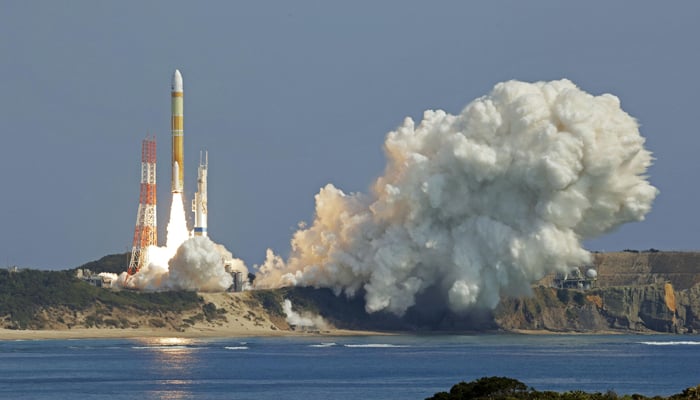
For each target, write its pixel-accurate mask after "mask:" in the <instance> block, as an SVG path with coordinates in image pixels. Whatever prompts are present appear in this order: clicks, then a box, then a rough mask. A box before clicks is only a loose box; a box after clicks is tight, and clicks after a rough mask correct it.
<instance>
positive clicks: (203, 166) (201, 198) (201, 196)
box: [192, 151, 209, 236]
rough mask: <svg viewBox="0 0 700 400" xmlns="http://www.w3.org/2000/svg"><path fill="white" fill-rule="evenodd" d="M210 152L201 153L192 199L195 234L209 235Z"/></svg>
mask: <svg viewBox="0 0 700 400" xmlns="http://www.w3.org/2000/svg"><path fill="white" fill-rule="evenodd" d="M208 165H209V153H208V152H206V151H205V152H204V158H203V159H202V153H201V152H200V153H199V168H198V169H197V193H195V194H194V199H193V200H192V211H193V212H194V236H207V167H208Z"/></svg>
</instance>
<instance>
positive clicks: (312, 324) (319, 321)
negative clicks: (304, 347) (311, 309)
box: [282, 299, 327, 329]
mask: <svg viewBox="0 0 700 400" xmlns="http://www.w3.org/2000/svg"><path fill="white" fill-rule="evenodd" d="M282 310H283V311H284V314H285V315H286V316H287V323H288V324H289V325H295V326H298V327H304V328H318V329H325V328H326V326H327V324H326V321H325V320H324V319H323V317H321V316H320V315H314V314H311V313H308V312H304V313H301V314H299V313H298V312H296V311H294V310H292V302H291V301H290V300H288V299H285V300H284V302H282Z"/></svg>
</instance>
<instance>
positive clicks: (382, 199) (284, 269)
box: [255, 80, 658, 315]
mask: <svg viewBox="0 0 700 400" xmlns="http://www.w3.org/2000/svg"><path fill="white" fill-rule="evenodd" d="M643 145H644V139H643V138H642V137H641V136H640V134H639V130H638V125H637V123H636V121H635V120H634V119H633V118H632V117H630V116H629V115H628V114H627V113H625V112H624V111H623V110H622V109H621V108H620V102H619V100H618V98H617V97H615V96H613V95H610V94H604V95H601V96H592V95H590V94H588V93H585V92H583V91H581V90H580V89H578V88H577V87H576V86H575V85H574V84H573V83H571V82H570V81H568V80H560V81H552V82H538V83H533V84H530V83H524V82H517V81H510V82H504V83H499V84H497V85H496V86H495V87H494V89H493V91H492V92H491V93H490V94H489V95H487V96H484V97H482V98H479V99H477V100H475V101H473V102H472V103H470V104H469V105H468V106H467V107H466V108H465V109H464V110H463V111H462V113H461V114H459V115H450V114H447V113H446V112H444V111H441V110H437V111H426V112H425V113H424V116H423V121H421V122H420V123H419V124H418V125H417V126H416V124H415V123H414V121H413V120H411V119H410V118H406V120H405V121H404V123H403V125H402V126H400V127H399V128H398V129H397V130H396V131H394V132H391V133H389V134H388V136H387V138H386V142H385V153H386V157H387V159H388V164H387V167H386V170H385V173H384V175H383V176H381V177H379V178H378V179H377V180H376V181H375V183H374V185H373V188H372V192H371V194H369V195H365V194H360V193H353V194H345V193H343V192H342V191H341V190H339V189H337V188H336V187H334V186H333V185H331V184H329V185H327V186H325V187H324V188H322V189H321V191H320V192H319V193H318V194H317V195H316V215H315V220H314V221H313V223H312V224H311V226H309V227H305V226H302V227H301V229H300V230H299V231H297V232H296V233H295V234H294V236H293V238H292V241H291V245H292V251H291V254H290V256H289V258H288V260H286V261H284V260H283V259H282V258H281V257H279V256H277V255H275V254H274V253H273V252H272V251H270V250H268V252H267V258H266V260H265V263H264V264H263V265H262V266H261V267H260V269H259V274H258V277H257V279H256V281H255V283H256V287H258V288H263V287H278V286H289V285H300V286H315V287H328V288H332V289H333V290H334V291H335V292H336V294H340V293H342V292H344V293H345V294H346V295H348V296H353V295H355V294H357V293H364V295H365V308H366V310H367V311H368V312H376V311H379V310H388V311H390V312H392V313H395V314H397V315H403V314H404V313H405V312H406V311H407V310H408V309H409V308H410V307H412V306H414V305H420V304H417V302H418V301H427V300H425V299H426V295H427V294H429V295H430V296H429V297H430V302H431V304H433V305H434V304H435V303H437V304H438V305H439V306H438V307H439V308H442V309H446V308H447V309H450V310H452V311H453V312H457V313H461V312H465V311H468V310H470V309H473V308H477V309H483V308H493V307H495V306H496V305H497V304H498V302H499V299H500V296H501V295H503V294H508V295H522V294H527V293H529V288H530V283H531V282H532V281H534V280H536V279H539V278H541V277H542V276H544V274H545V273H548V272H552V271H567V270H569V268H570V267H572V266H577V265H581V264H585V263H588V262H589V261H590V254H589V253H588V252H587V251H586V250H584V249H583V248H582V247H581V240H583V239H586V238H591V237H594V236H596V235H600V234H602V233H604V232H608V231H610V230H612V229H614V228H616V227H617V226H619V225H620V224H623V223H626V222H630V221H640V220H642V219H643V218H644V216H645V215H646V214H647V213H648V212H649V211H650V209H651V204H652V202H653V200H654V198H655V197H656V195H657V193H658V191H657V190H656V188H654V187H653V186H651V185H650V184H649V182H647V180H646V177H645V176H644V174H645V171H646V169H647V168H648V167H649V165H651V162H652V157H651V153H650V152H649V151H647V150H645V149H644V147H643Z"/></svg>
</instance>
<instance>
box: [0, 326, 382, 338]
mask: <svg viewBox="0 0 700 400" xmlns="http://www.w3.org/2000/svg"><path fill="white" fill-rule="evenodd" d="M368 335H386V333H382V332H371V331H349V330H343V329H328V330H320V331H291V330H284V331H283V330H276V331H275V330H269V329H258V330H253V329H240V328H229V327H217V328H201V329H196V328H193V329H190V330H186V331H184V332H178V331H173V330H168V329H151V328H136V329H98V328H74V329H66V330H13V329H0V340H47V339H131V338H155V337H182V338H206V337H210V338H229V337H275V336H368Z"/></svg>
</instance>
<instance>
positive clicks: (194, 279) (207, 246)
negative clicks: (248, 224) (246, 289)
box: [115, 194, 248, 292]
mask: <svg viewBox="0 0 700 400" xmlns="http://www.w3.org/2000/svg"><path fill="white" fill-rule="evenodd" d="M188 236H189V235H188V232H187V224H186V222H185V211H184V207H183V201H182V195H181V194H174V195H173V202H172V206H171V208H170V222H169V223H168V236H167V241H166V243H167V244H166V246H165V247H156V246H151V247H149V248H148V259H149V264H148V265H147V266H145V267H143V268H141V269H140V270H139V271H138V272H137V273H136V274H135V275H133V276H131V277H129V278H128V279H126V278H127V277H126V272H124V273H122V275H121V276H119V277H118V278H117V279H116V280H115V282H117V285H118V286H126V287H129V288H131V289H141V290H198V291H203V292H222V291H225V290H227V289H228V288H229V287H230V286H231V285H232V284H233V278H232V276H231V274H230V272H233V271H240V272H242V273H243V274H244V275H245V274H247V273H248V269H247V268H246V266H245V264H244V263H243V261H241V260H239V259H236V258H233V255H232V254H231V253H230V252H229V251H228V250H226V248H225V247H224V246H222V245H220V244H216V243H214V242H213V241H212V240H211V239H209V238H208V237H205V236H195V237H191V238H188ZM227 267H228V268H227ZM227 269H228V271H227ZM125 282H126V283H125Z"/></svg>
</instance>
